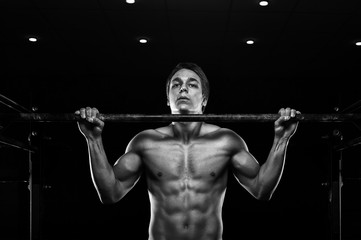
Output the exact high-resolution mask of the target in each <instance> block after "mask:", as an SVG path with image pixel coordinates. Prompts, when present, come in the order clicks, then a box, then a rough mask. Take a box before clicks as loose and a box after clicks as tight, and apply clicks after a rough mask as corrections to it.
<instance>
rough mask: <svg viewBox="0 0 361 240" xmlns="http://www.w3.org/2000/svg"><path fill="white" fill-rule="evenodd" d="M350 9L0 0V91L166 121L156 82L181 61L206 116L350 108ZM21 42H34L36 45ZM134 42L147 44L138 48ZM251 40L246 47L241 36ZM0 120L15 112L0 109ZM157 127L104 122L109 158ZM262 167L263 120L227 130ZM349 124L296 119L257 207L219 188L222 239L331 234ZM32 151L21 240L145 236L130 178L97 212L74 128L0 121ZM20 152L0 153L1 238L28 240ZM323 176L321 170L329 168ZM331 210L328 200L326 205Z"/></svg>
mask: <svg viewBox="0 0 361 240" xmlns="http://www.w3.org/2000/svg"><path fill="white" fill-rule="evenodd" d="M360 29H361V2H360V1H359V0H348V1H341V0H328V1H325V0H319V1H312V0H302V1H301V0H287V1H286V0H283V1H276V0H272V1H270V2H269V6H267V7H260V6H259V5H258V2H257V1H254V0H246V1H236V0H222V1H221V0H217V1H216V0H215V1H210V0H197V1H196V0H183V1H177V0H138V1H136V3H135V4H133V5H129V4H126V3H125V1H123V0H86V1H85V0H72V1H70V0H67V1H59V0H53V1H46V0H3V1H0V33H1V38H0V52H1V55H0V56H1V59H2V64H1V71H0V79H1V84H0V86H1V88H0V94H1V95H2V96H5V97H6V98H9V99H11V100H12V101H15V102H16V103H18V104H20V105H22V106H24V107H25V108H27V109H31V108H33V107H36V109H38V110H37V112H51V113H68V112H74V111H75V110H77V109H79V108H80V107H85V106H95V107H97V108H99V109H100V111H101V112H103V113H144V114H166V113H169V109H168V108H167V106H166V95H165V79H166V78H167V76H168V74H169V73H170V71H171V70H172V68H173V67H174V66H175V65H176V64H177V63H178V62H182V61H192V62H195V63H197V64H199V65H200V66H201V67H202V68H203V70H204V71H205V73H206V75H207V76H208V78H209V81H210V84H211V95H210V100H209V102H208V106H207V109H206V112H207V113H217V114H222V113H276V112H277V111H278V110H279V108H281V107H287V106H290V107H293V108H295V109H297V110H300V111H301V112H302V113H326V114H327V113H337V112H350V111H349V110H350V109H349V108H348V107H349V106H351V105H353V104H354V103H358V104H356V105H354V106H355V107H354V108H352V109H351V110H352V112H359V110H358V107H359V105H360V104H359V102H358V101H359V100H360V89H359V87H358V86H357V85H358V84H357V83H358V79H359V69H360V66H361V55H360V54H361V47H357V46H355V42H356V41H360V40H361V33H360ZM28 37H37V38H38V41H37V42H35V43H32V42H29V41H28ZM141 37H145V38H147V39H148V40H149V41H148V43H147V44H140V43H139V42H138V40H139V38H141ZM247 39H253V40H254V41H255V44H254V45H246V44H245V42H244V41H245V40H247ZM2 101H4V99H3V98H2ZM0 110H1V112H14V110H13V109H11V108H9V107H6V106H5V105H3V104H1V106H0ZM162 125H164V124H160V123H152V124H151V123H117V124H115V123H108V124H107V125H106V128H105V130H104V142H105V147H106V151H107V154H108V157H109V159H110V161H111V162H112V163H114V162H115V160H116V159H117V157H119V156H120V155H121V154H123V152H124V150H125V147H126V145H127V143H128V141H129V140H130V139H131V138H132V137H133V136H134V135H135V134H136V133H138V132H139V131H141V130H144V129H147V128H156V127H159V126H162ZM219 125H222V126H224V127H229V128H231V129H233V130H235V131H236V132H237V133H239V135H241V136H242V137H243V138H244V140H245V141H246V142H247V144H248V147H249V149H250V151H251V152H252V154H253V155H255V157H256V158H257V159H258V160H259V162H260V163H263V162H264V161H265V159H266V157H267V154H268V151H269V149H270V147H271V144H272V139H273V125H272V123H227V124H223V123H222V124H221V123H219ZM360 129H361V127H360V123H301V124H300V126H299V129H298V131H297V133H296V135H295V136H294V137H293V139H292V141H291V142H290V144H289V148H288V154H287V162H286V166H285V172H284V175H283V178H282V180H281V182H280V185H279V186H278V189H277V190H276V192H275V195H274V198H273V199H272V200H271V201H270V202H259V201H256V200H254V199H253V198H252V197H251V196H250V195H249V194H248V193H247V192H246V191H245V190H244V189H242V187H241V186H239V185H238V184H237V183H236V180H235V179H234V178H230V179H229V187H228V189H227V194H226V199H225V203H224V208H223V214H224V218H223V220H224V240H227V239H249V238H252V239H264V238H277V239H309V238H317V239H333V238H334V239H336V238H335V235H337V233H336V234H335V231H336V230H337V225H336V226H335V222H337V219H338V218H337V216H335V211H334V209H335V207H336V206H335V203H334V201H335V196H334V198H333V200H332V201H331V202H330V190H331V187H330V186H331V185H332V182H334V185H335V181H337V175H336V172H335V169H336V170H337V161H338V159H339V158H340V156H339V154H337V153H335V152H334V151H331V148H332V146H334V145H337V144H338V142H337V139H338V138H337V137H333V132H334V130H339V131H340V132H341V133H342V135H343V142H348V141H350V140H352V139H355V138H357V137H360V132H361V131H360ZM31 131H35V132H36V133H37V135H36V136H33V137H32V138H31V140H32V141H31V143H32V145H33V146H34V147H36V148H37V150H36V151H35V153H34V154H31V155H30V156H31V158H32V159H31V160H32V162H33V171H34V172H33V179H34V189H33V192H34V203H33V210H34V212H33V218H34V219H33V230H34V239H84V238H85V237H88V236H92V237H95V238H96V237H101V238H102V239H107V238H114V237H117V238H118V239H146V238H147V230H148V221H149V203H148V194H147V191H146V185H145V182H144V179H143V178H142V179H141V180H140V182H139V183H138V185H137V186H136V187H135V188H134V189H133V190H132V191H131V192H130V193H129V194H128V195H127V196H126V197H125V198H124V199H123V200H122V201H121V202H119V203H118V204H115V205H109V206H105V205H102V204H101V203H100V201H99V200H98V196H97V194H96V191H95V189H94V187H93V185H92V182H91V178H90V172H89V165H88V158H87V148H86V142H85V140H84V138H83V136H82V135H81V134H80V133H79V131H78V129H77V126H76V123H41V124H39V123H14V122H8V121H5V120H0V134H1V138H3V139H4V138H5V139H7V142H9V141H10V140H11V142H12V143H14V142H15V143H18V144H20V145H24V146H27V145H28V142H27V138H28V135H29V133H30V132H31ZM360 151H361V150H360V146H355V147H352V148H348V149H346V150H344V151H343V155H342V159H343V171H342V175H343V177H344V179H343V180H344V183H343V188H342V189H343V190H342V205H341V206H342V230H343V232H342V234H343V239H360V238H361V235H360V231H359V228H360V227H361V222H360V219H361V182H360V174H361V164H360ZM28 163H29V153H28V152H27V151H24V150H21V149H19V148H15V147H11V146H9V144H1V145H0V180H1V183H0V216H1V217H0V221H1V224H0V231H1V234H2V237H1V239H29V191H28V183H27V181H28V177H29V174H28V172H29V164H28ZM331 167H332V169H333V170H332V169H331V170H330V168H331ZM331 203H333V204H331Z"/></svg>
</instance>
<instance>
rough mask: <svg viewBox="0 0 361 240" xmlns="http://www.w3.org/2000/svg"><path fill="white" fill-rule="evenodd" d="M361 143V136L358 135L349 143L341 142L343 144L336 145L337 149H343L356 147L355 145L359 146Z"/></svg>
mask: <svg viewBox="0 0 361 240" xmlns="http://www.w3.org/2000/svg"><path fill="white" fill-rule="evenodd" d="M360 144H361V137H358V138H354V139H352V140H350V141H348V142H347V143H341V144H339V145H337V146H335V150H336V151H342V150H345V149H348V148H351V147H354V146H357V145H360Z"/></svg>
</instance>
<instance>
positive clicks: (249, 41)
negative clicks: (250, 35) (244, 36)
mask: <svg viewBox="0 0 361 240" xmlns="http://www.w3.org/2000/svg"><path fill="white" fill-rule="evenodd" d="M246 43H247V44H248V45H252V44H254V41H253V40H252V39H250V40H247V41H246Z"/></svg>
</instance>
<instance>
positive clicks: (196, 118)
mask: <svg viewBox="0 0 361 240" xmlns="http://www.w3.org/2000/svg"><path fill="white" fill-rule="evenodd" d="M100 118H101V119H102V120H103V121H105V122H182V121H183V122H192V121H193V122H203V121H208V122H273V121H275V120H277V119H278V118H279V114H189V115H188V114H186V115H185V114H163V115H145V114H100ZM0 119H6V120H10V121H18V122H24V121H32V122H73V121H79V120H80V117H79V116H78V115H76V114H74V113H9V114H6V113H3V114H0ZM295 120H298V121H302V122H347V121H355V120H361V114H355V113H347V114H299V115H297V116H296V118H295Z"/></svg>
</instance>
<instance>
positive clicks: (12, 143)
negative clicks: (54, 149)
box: [0, 135, 37, 153]
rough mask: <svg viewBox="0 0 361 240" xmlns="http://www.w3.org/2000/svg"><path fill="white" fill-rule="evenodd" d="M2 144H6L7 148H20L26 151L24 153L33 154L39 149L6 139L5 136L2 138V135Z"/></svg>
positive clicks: (0, 139) (0, 142)
mask: <svg viewBox="0 0 361 240" xmlns="http://www.w3.org/2000/svg"><path fill="white" fill-rule="evenodd" d="M0 144H4V145H7V146H11V147H14V148H18V149H21V150H24V151H30V152H32V153H34V152H35V151H37V148H36V147H34V146H30V145H27V144H25V143H23V142H20V141H18V140H15V139H10V138H8V137H4V136H1V135H0Z"/></svg>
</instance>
